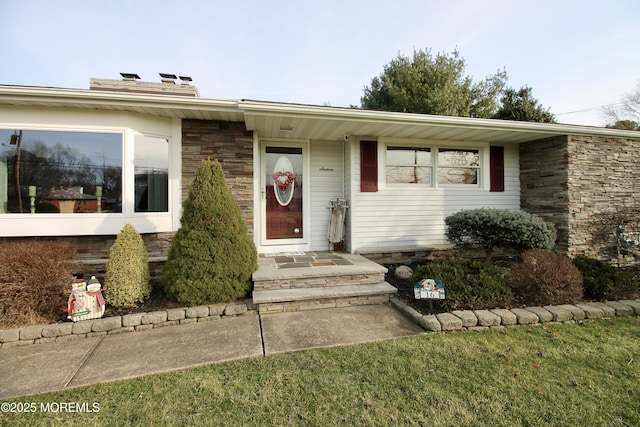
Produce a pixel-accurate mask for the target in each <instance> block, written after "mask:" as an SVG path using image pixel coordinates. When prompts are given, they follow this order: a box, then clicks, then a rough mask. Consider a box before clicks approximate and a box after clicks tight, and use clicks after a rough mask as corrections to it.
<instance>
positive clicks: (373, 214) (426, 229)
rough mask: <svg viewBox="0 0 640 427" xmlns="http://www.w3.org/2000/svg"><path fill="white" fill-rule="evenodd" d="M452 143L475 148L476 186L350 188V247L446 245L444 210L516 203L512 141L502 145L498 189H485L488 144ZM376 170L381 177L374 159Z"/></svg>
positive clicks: (507, 206) (516, 168)
mask: <svg viewBox="0 0 640 427" xmlns="http://www.w3.org/2000/svg"><path fill="white" fill-rule="evenodd" d="M405 145H406V144H405ZM456 147H457V148H458V147H459V148H467V149H478V148H480V151H481V154H480V156H481V160H480V169H481V171H480V175H481V180H480V185H479V186H478V187H476V186H469V188H466V187H462V186H456V187H445V188H426V187H424V186H412V185H405V186H398V185H381V186H380V189H379V191H378V192H376V193H362V192H359V191H358V192H355V194H353V198H354V201H353V204H355V205H356V206H357V207H356V212H357V217H355V218H354V219H353V222H354V232H353V240H354V241H353V242H352V244H353V246H352V250H353V251H359V250H370V249H374V248H375V249H379V248H401V247H405V248H416V247H434V246H439V245H446V244H447V243H448V242H447V239H446V236H445V234H444V232H445V225H444V219H445V218H446V217H447V216H448V215H450V214H452V213H455V212H458V211H460V210H463V209H474V208H481V207H492V208H500V209H514V210H515V209H519V208H520V182H519V165H518V163H519V160H518V146H517V145H515V144H512V145H505V165H504V170H505V191H504V192H490V191H489V182H488V181H489V170H488V169H489V166H488V165H489V144H473V143H460V144H457V145H456ZM378 149H379V150H385V149H386V148H385V144H384V143H380V142H379V148H378ZM382 152H384V151H382ZM354 160H355V168H354V170H353V172H354V176H353V177H352V179H353V180H355V182H359V179H360V172H359V157H358V156H355V159H354ZM380 171H381V172H380ZM379 175H380V176H381V180H384V164H382V163H380V164H379Z"/></svg>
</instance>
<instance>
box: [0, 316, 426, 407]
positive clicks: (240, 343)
mask: <svg viewBox="0 0 640 427" xmlns="http://www.w3.org/2000/svg"><path fill="white" fill-rule="evenodd" d="M421 333H424V330H423V329H422V328H421V327H420V326H418V325H417V324H416V323H414V322H412V321H411V320H409V319H408V318H407V317H405V316H404V315H403V314H402V313H400V312H399V311H398V310H396V309H394V308H393V307H392V306H390V305H369V306H359V307H344V308H339V309H325V310H309V311H304V312H290V313H275V314H267V315H260V316H258V315H257V314H255V312H250V313H248V314H246V315H242V316H237V317H230V318H223V319H220V320H217V321H207V322H198V323H191V324H185V325H179V326H169V327H164V328H158V329H151V330H147V331H139V332H129V333H122V334H115V335H105V336H100V337H92V338H83V339H77V340H73V341H66V342H50V343H43V344H33V345H28V346H22V347H13V348H7V349H4V348H3V349H0V399H6V398H11V397H20V396H28V395H33V394H39V393H45V392H51V391H58V390H66V389H70V388H74V387H80V386H85V385H90V384H98V383H103V382H110V381H117V380H123V379H128V378H134V377H139V376H143V375H150V374H157V373H161V372H167V371H174V370H179V369H186V368H191V367H196V366H204V365H210V364H214V363H221V362H226V361H230V360H238V359H245V358H250V357H261V356H268V355H271V354H277V353H286V352H294V351H302V350H308V349H314V348H322V347H333V346H340V345H351V344H359V343H365V342H372V341H379V340H385V339H391V338H397V337H404V336H411V335H417V334H421Z"/></svg>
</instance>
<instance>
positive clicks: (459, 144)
mask: <svg viewBox="0 0 640 427" xmlns="http://www.w3.org/2000/svg"><path fill="white" fill-rule="evenodd" d="M379 142H380V144H379V148H378V150H379V153H378V158H379V162H378V163H379V173H378V181H379V183H380V189H385V188H387V189H394V190H397V189H406V190H410V189H415V190H420V191H423V190H426V191H431V190H443V189H447V190H458V189H467V190H474V191H475V190H478V191H489V185H490V176H489V173H490V167H489V143H486V142H463V141H439V140H424V139H407V138H380V139H379ZM387 147H406V148H414V147H415V148H429V149H430V150H431V166H430V167H431V184H419V183H387V179H386V168H387V164H386V161H387ZM440 149H460V150H478V155H479V157H480V159H479V165H478V166H477V167H476V168H477V169H478V175H477V176H478V183H477V184H439V183H438V168H440V167H441V166H439V165H438V152H439V151H438V150H440Z"/></svg>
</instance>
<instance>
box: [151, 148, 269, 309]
mask: <svg viewBox="0 0 640 427" xmlns="http://www.w3.org/2000/svg"><path fill="white" fill-rule="evenodd" d="M257 268H258V254H257V251H256V247H255V245H254V244H253V240H252V239H251V236H250V235H249V232H248V230H247V224H246V222H245V221H244V220H243V218H242V214H241V212H240V208H239V207H238V205H237V203H236V202H235V200H234V198H233V194H232V193H231V190H230V189H229V188H228V187H227V184H226V181H225V179H224V173H223V171H222V167H221V166H220V163H218V161H216V160H213V161H211V160H204V161H203V162H202V163H201V164H200V167H199V168H198V171H197V172H196V176H195V179H194V181H193V184H192V186H191V188H190V190H189V194H188V196H187V199H186V200H185V202H184V204H183V213H182V218H181V219H180V229H178V231H177V232H176V235H175V236H174V238H173V240H172V242H171V248H170V249H169V255H168V259H167V263H166V264H165V266H164V268H163V270H162V284H163V286H164V290H165V293H166V294H167V296H169V297H170V298H173V299H175V300H177V301H179V302H180V303H183V304H185V305H188V306H193V305H202V304H212V303H221V302H231V301H235V300H237V299H240V298H242V297H244V296H246V295H247V293H248V292H249V291H250V290H251V274H252V273H253V272H254V271H255V270H256V269H257Z"/></svg>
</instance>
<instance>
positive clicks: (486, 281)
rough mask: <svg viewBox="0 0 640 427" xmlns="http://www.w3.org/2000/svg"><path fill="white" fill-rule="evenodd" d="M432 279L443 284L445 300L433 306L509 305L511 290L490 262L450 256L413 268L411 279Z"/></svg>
mask: <svg viewBox="0 0 640 427" xmlns="http://www.w3.org/2000/svg"><path fill="white" fill-rule="evenodd" d="M422 279H435V280H438V281H440V282H442V284H444V287H445V296H446V299H445V300H444V301H441V302H438V303H437V304H436V305H437V306H440V307H441V308H442V309H444V310H457V309H487V308H496V307H500V306H504V305H506V304H509V302H510V301H511V298H512V293H511V289H510V288H509V285H508V283H507V281H506V279H505V278H504V277H503V275H502V273H501V272H500V270H499V269H498V268H496V267H494V266H492V265H490V264H487V263H484V262H480V261H473V260H465V259H450V260H445V261H436V262H430V263H428V264H425V265H421V266H419V267H418V268H416V271H415V273H414V274H413V278H412V280H413V282H414V283H415V282H418V281H420V280H422Z"/></svg>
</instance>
